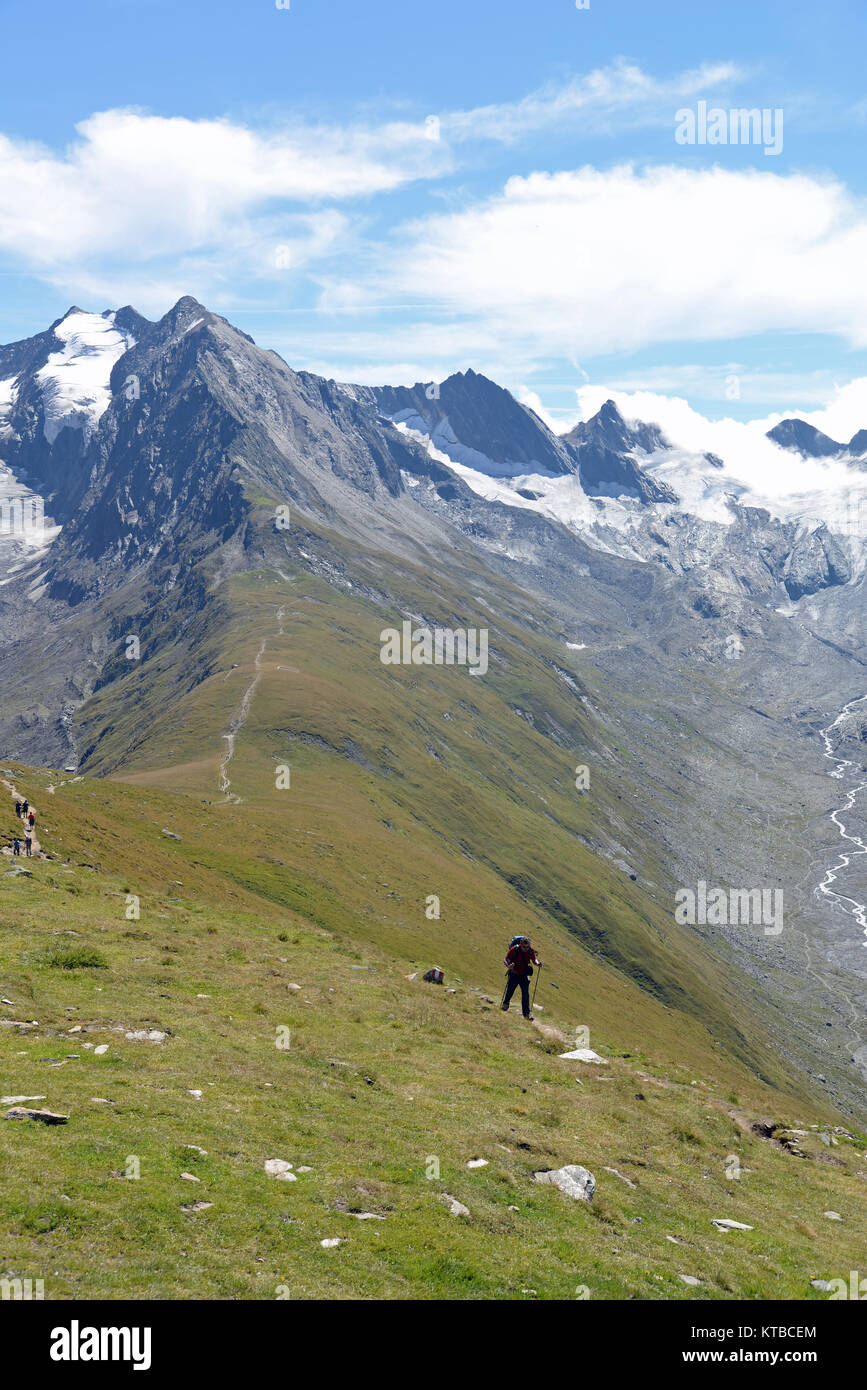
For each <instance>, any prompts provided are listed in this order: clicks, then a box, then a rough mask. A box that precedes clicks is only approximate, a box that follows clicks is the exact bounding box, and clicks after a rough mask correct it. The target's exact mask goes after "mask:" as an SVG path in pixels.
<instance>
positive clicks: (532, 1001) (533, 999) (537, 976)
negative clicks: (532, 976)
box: [530, 963, 542, 1009]
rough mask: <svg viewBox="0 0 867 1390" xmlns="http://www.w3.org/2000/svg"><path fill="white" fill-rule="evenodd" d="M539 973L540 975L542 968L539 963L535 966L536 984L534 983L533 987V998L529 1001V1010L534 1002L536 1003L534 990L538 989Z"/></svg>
mask: <svg viewBox="0 0 867 1390" xmlns="http://www.w3.org/2000/svg"><path fill="white" fill-rule="evenodd" d="M541 973H542V966H541V963H539V964H537V966H536V983H535V984H534V986H533V998H532V999H531V1000H530V1008H531V1009H532V1007H533V1005H534V1004H535V1002H536V990H537V989H538V988H539V976H540V974H541Z"/></svg>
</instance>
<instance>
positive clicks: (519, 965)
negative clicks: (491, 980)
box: [500, 936, 542, 1021]
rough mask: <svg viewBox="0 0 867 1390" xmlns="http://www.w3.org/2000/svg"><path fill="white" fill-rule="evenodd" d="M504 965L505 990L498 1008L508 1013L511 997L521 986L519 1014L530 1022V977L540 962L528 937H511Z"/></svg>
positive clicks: (531, 1016)
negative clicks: (506, 971)
mask: <svg viewBox="0 0 867 1390" xmlns="http://www.w3.org/2000/svg"><path fill="white" fill-rule="evenodd" d="M504 964H505V965H506V967H507V970H508V975H507V978H506V989H505V992H504V994H503V1002H502V1004H501V1005H500V1008H501V1009H502V1010H503V1012H504V1013H508V1011H509V1004H510V1002H511V999H512V995H513V994H514V993H515V990H516V989H517V988H518V986H519V985H520V986H521V1012H522V1013H523V1015H524V1017H525V1018H527V1019H530V1020H531V1021H532V1018H533V1015H532V1014H531V1013H530V976H531V975H532V973H533V966H534V965H541V964H542V962H541V961H540V960H539V957H538V956H537V955H536V952H535V951H534V950H533V947H532V946H531V945H530V938H529V937H528V936H513V937H512V941H511V944H510V946H509V949H508V951H507V952H506V959H505V962H504Z"/></svg>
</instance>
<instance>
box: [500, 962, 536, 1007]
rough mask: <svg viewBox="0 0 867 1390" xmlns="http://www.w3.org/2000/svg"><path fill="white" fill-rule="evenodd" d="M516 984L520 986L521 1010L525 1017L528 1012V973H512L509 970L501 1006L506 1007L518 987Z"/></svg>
mask: <svg viewBox="0 0 867 1390" xmlns="http://www.w3.org/2000/svg"><path fill="white" fill-rule="evenodd" d="M518 985H520V986H521V1012H522V1013H523V1015H524V1017H525V1018H526V1017H527V1015H528V1014H529V1012H530V978H529V976H528V975H513V974H512V973H511V971H510V972H509V978H508V980H507V981H506V997H505V999H504V1000H503V1008H504V1009H508V1007H509V1001H510V1000H511V998H512V995H513V994H514V993H515V990H516V989H517V988H518Z"/></svg>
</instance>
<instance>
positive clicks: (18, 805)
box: [15, 801, 21, 820]
mask: <svg viewBox="0 0 867 1390" xmlns="http://www.w3.org/2000/svg"><path fill="white" fill-rule="evenodd" d="M15 814H16V816H17V817H18V819H19V820H20V819H21V802H20V801H16V802H15Z"/></svg>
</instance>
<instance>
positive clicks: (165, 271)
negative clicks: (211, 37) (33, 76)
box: [0, 110, 447, 308]
mask: <svg viewBox="0 0 867 1390" xmlns="http://www.w3.org/2000/svg"><path fill="white" fill-rule="evenodd" d="M77 136H78V138H77V139H76V140H75V141H74V142H73V143H72V144H71V145H70V146H69V148H68V149H67V150H66V151H65V152H64V153H63V154H56V153H54V152H52V151H50V150H47V149H45V148H42V147H40V146H36V145H33V144H31V143H25V142H21V141H16V140H12V139H9V138H8V137H6V136H2V135H0V251H6V252H7V253H11V254H12V255H13V256H14V257H15V258H16V259H17V260H19V261H20V263H22V264H23V265H25V266H26V267H28V268H29V269H30V270H31V271H33V272H34V273H36V274H39V275H40V276H42V277H43V278H45V279H47V280H49V281H51V282H52V283H56V284H58V285H61V284H62V285H64V286H66V287H67V288H69V289H73V288H75V287H76V286H78V285H86V284H88V283H93V284H96V285H100V286H105V287H106V288H113V287H114V285H115V284H116V283H117V282H118V281H122V282H123V283H125V284H126V285H127V287H128V289H129V287H132V286H135V285H136V284H138V283H140V282H142V281H144V282H145V283H146V282H147V279H148V278H152V279H154V280H155V281H157V282H158V283H160V284H165V285H177V284H179V283H180V282H181V279H182V276H183V275H184V274H187V275H188V274H190V273H192V276H193V281H194V283H193V284H191V282H190V280H189V279H188V280H187V281H186V283H185V284H183V286H182V292H183V290H189V289H191V288H195V289H196V290H199V289H201V288H204V287H211V288H212V287H214V286H215V285H218V284H219V283H220V281H221V279H227V278H229V277H237V276H239V275H253V276H255V275H256V274H257V273H259V274H264V275H265V276H266V277H267V274H268V273H269V271H270V270H271V269H273V255H274V251H275V248H276V246H277V245H281V244H288V245H290V246H291V247H293V248H294V255H293V258H292V259H293V264H295V265H296V267H298V266H302V265H304V264H306V263H307V262H309V261H311V260H313V259H321V258H322V256H324V255H326V254H329V253H331V252H332V251H333V249H334V247H335V246H336V244H337V243H338V242H339V241H340V239H341V237H342V236H343V235H344V234H345V232H346V228H347V225H348V224H347V221H346V218H345V217H343V216H341V215H339V214H337V213H336V211H335V210H334V209H333V208H331V209H327V208H325V207H324V206H323V205H324V204H326V203H331V204H334V203H336V202H341V201H344V202H345V201H346V200H348V199H355V198H359V197H363V196H366V195H371V194H375V193H383V192H386V193H387V192H392V191H394V190H395V189H396V188H398V187H399V186H400V185H402V184H404V183H406V182H407V181H408V180H410V179H413V178H416V177H420V176H422V175H425V174H430V173H432V172H435V171H436V170H437V169H438V168H441V167H443V162H444V158H447V156H446V155H445V154H444V151H443V150H442V149H440V147H439V146H438V145H436V144H434V143H432V142H431V141H429V140H427V139H425V138H424V135H423V127H422V126H415V127H412V126H410V125H403V126H398V125H392V126H385V127H383V128H381V129H380V130H378V131H376V130H373V131H371V130H365V129H362V128H355V129H353V128H347V129H337V128H317V129H302V128H295V129H285V130H276V131H271V132H267V133H261V132H256V131H253V130H250V129H247V128H246V127H244V126H240V125H236V124H233V123H231V122H230V121H226V120H198V121H193V120H187V119H185V118H182V117H171V118H165V117H161V116H152V115H148V114H146V113H144V112H141V111H135V110H115V111H106V112H102V113H99V114H97V115H94V116H91V117H90V118H89V119H87V120H85V121H82V122H81V124H80V125H79V126H78V127H77ZM144 266H147V267H148V268H149V272H150V276H149V277H148V276H145V275H143V274H142V273H141V268H142V267H144ZM119 298H120V299H122V300H128V299H131V298H132V294H131V293H129V292H126V293H121V294H120V295H119ZM153 298H154V295H153V293H150V294H148V295H147V299H148V300H149V301H150V302H153ZM162 307H163V308H165V307H167V306H166V305H163V306H162Z"/></svg>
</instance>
